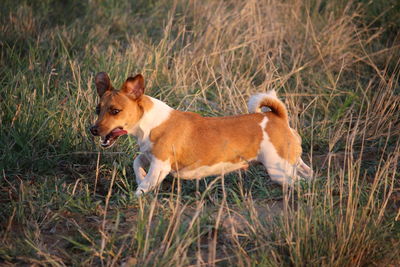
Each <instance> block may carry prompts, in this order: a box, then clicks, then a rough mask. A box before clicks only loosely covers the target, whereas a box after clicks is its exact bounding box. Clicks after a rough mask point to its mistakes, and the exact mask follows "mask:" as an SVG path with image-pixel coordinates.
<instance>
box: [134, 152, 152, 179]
mask: <svg viewBox="0 0 400 267" xmlns="http://www.w3.org/2000/svg"><path fill="white" fill-rule="evenodd" d="M149 164H150V162H149V161H148V159H147V158H146V156H145V155H144V154H140V155H138V156H137V157H136V158H135V160H134V161H133V170H134V171H135V176H136V183H137V184H138V185H140V184H141V183H142V181H143V180H144V178H145V176H146V174H147V173H146V170H145V168H147V167H148V166H149Z"/></svg>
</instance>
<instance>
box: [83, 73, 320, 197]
mask: <svg viewBox="0 0 400 267" xmlns="http://www.w3.org/2000/svg"><path fill="white" fill-rule="evenodd" d="M95 84H96V89H97V93H98V95H99V97H100V101H99V104H98V105H97V107H96V113H97V115H98V118H97V120H96V122H95V124H94V125H93V126H92V127H91V128H90V131H91V133H92V134H93V135H94V136H100V137H101V146H102V147H104V148H108V147H111V146H112V145H113V144H114V143H115V141H116V140H117V139H118V138H119V137H120V136H122V135H126V134H129V135H133V136H134V137H135V138H136V140H137V143H138V145H139V147H140V154H139V155H138V156H137V157H136V158H135V160H134V162H133V169H134V172H135V176H136V182H137V184H138V187H137V190H136V195H137V196H140V195H141V194H142V193H146V192H148V191H150V190H151V189H153V188H155V187H156V186H157V185H159V184H160V183H161V182H162V181H163V180H164V179H165V177H166V176H167V175H168V174H169V173H171V174H173V175H174V176H175V177H180V178H183V179H199V178H202V177H205V176H211V175H221V174H226V173H229V172H233V171H236V170H239V169H246V168H247V167H248V166H249V164H250V163H252V162H259V163H261V164H262V165H264V167H265V169H266V170H267V171H268V174H269V176H270V177H271V179H272V180H273V181H275V182H277V183H279V184H282V185H289V186H290V185H292V184H293V183H294V182H295V181H296V180H298V178H299V177H298V174H300V175H301V176H302V177H303V178H305V179H311V178H312V170H311V169H310V167H309V166H307V165H306V164H305V163H304V162H303V160H302V159H301V154H302V149H301V138H300V136H299V134H298V133H297V132H296V131H295V130H293V129H292V128H290V126H289V121H288V112H287V109H286V107H285V105H284V104H283V102H282V101H280V100H279V99H278V98H277V95H276V93H275V91H268V92H267V93H260V94H256V95H253V96H251V97H250V100H249V104H248V108H249V111H250V114H244V115H236V116H227V117H203V116H201V115H199V114H197V113H193V112H183V111H179V110H175V109H173V108H171V107H169V106H168V105H167V104H165V103H164V102H162V101H160V100H158V99H155V98H152V97H150V96H148V95H145V94H144V88H145V84H144V78H143V76H142V75H141V74H138V75H136V76H134V77H129V78H128V79H127V80H126V81H125V82H124V83H123V85H122V86H121V89H120V90H115V89H114V87H113V86H112V85H111V82H110V78H109V76H108V75H107V73H105V72H100V73H98V74H97V75H96V77H95ZM266 109H267V110H266ZM147 168H148V171H147V172H146V169H147Z"/></svg>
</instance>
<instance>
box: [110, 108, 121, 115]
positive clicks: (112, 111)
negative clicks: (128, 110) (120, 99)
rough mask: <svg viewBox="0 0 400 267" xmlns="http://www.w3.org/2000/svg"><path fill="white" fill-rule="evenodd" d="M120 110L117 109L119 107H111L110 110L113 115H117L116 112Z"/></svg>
mask: <svg viewBox="0 0 400 267" xmlns="http://www.w3.org/2000/svg"><path fill="white" fill-rule="evenodd" d="M120 112H121V110H119V109H113V110H111V114H113V115H117V114H118V113H120Z"/></svg>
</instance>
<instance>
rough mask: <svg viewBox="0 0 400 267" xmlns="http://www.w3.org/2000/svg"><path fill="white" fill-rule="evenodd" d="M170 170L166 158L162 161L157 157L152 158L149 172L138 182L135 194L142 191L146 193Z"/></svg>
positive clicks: (138, 194)
mask: <svg viewBox="0 0 400 267" xmlns="http://www.w3.org/2000/svg"><path fill="white" fill-rule="evenodd" d="M170 170H171V164H170V163H169V161H168V160H167V161H162V160H159V159H157V158H152V160H151V162H150V169H149V172H148V173H147V175H146V176H145V177H144V179H143V180H142V181H141V183H140V184H139V186H138V188H137V189H136V193H135V195H136V196H140V195H141V194H142V193H147V192H148V191H150V190H151V189H153V188H154V187H156V186H157V185H159V184H160V183H161V182H162V181H163V180H164V178H165V177H166V176H167V174H168V173H169V172H170Z"/></svg>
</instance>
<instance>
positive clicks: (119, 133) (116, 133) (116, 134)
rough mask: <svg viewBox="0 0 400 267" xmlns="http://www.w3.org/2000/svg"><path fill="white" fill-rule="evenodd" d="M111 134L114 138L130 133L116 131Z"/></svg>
mask: <svg viewBox="0 0 400 267" xmlns="http://www.w3.org/2000/svg"><path fill="white" fill-rule="evenodd" d="M111 133H112V135H113V136H121V135H124V134H127V133H128V132H127V131H125V130H122V129H114V130H113V131H112V132H111Z"/></svg>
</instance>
